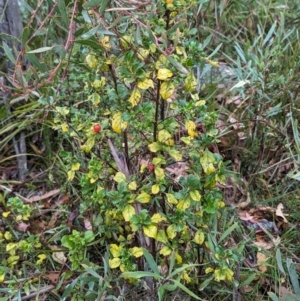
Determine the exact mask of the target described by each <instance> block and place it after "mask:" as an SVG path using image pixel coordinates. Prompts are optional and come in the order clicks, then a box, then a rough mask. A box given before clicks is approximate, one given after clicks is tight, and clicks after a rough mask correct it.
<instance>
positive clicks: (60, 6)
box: [58, 0, 69, 30]
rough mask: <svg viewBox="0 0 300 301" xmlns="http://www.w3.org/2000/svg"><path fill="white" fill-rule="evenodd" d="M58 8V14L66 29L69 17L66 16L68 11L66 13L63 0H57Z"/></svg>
mask: <svg viewBox="0 0 300 301" xmlns="http://www.w3.org/2000/svg"><path fill="white" fill-rule="evenodd" d="M58 10H59V14H60V16H61V18H62V21H63V23H64V25H65V27H66V29H67V30H68V27H69V18H68V13H67V9H66V5H65V0H58Z"/></svg>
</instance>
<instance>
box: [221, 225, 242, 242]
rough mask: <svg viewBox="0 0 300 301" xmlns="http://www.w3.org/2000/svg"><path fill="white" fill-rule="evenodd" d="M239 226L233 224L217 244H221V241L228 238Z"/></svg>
mask: <svg viewBox="0 0 300 301" xmlns="http://www.w3.org/2000/svg"><path fill="white" fill-rule="evenodd" d="M238 227H239V225H238V223H234V224H233V225H232V226H230V227H229V228H228V229H227V230H226V231H225V232H224V233H223V234H222V235H221V237H220V239H219V242H221V241H222V240H223V239H225V238H226V237H228V236H229V234H230V233H231V232H232V231H233V230H235V229H236V228H238Z"/></svg>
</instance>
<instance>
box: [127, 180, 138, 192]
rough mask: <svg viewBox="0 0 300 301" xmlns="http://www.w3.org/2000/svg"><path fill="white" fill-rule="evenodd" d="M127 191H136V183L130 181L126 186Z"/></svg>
mask: <svg viewBox="0 0 300 301" xmlns="http://www.w3.org/2000/svg"><path fill="white" fill-rule="evenodd" d="M128 188H129V190H136V189H137V184H136V181H132V182H130V183H129V184H128Z"/></svg>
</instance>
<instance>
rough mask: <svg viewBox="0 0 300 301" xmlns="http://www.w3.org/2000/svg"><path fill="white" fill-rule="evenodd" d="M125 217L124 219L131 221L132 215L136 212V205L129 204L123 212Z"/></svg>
mask: <svg viewBox="0 0 300 301" xmlns="http://www.w3.org/2000/svg"><path fill="white" fill-rule="evenodd" d="M122 214H123V217H124V220H125V221H126V222H129V221H130V219H131V217H132V216H133V215H134V214H135V210H134V207H133V206H131V205H128V206H126V207H125V208H124V210H123V212H122Z"/></svg>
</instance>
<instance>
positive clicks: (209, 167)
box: [200, 149, 216, 175]
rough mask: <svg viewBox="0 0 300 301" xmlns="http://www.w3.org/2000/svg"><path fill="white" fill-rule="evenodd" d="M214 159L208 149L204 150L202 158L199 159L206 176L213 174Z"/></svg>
mask: <svg viewBox="0 0 300 301" xmlns="http://www.w3.org/2000/svg"><path fill="white" fill-rule="evenodd" d="M215 162H216V159H215V157H214V155H213V153H211V152H210V151H209V150H208V149H206V150H205V152H204V154H203V156H202V157H201V158H200V164H201V166H202V168H203V170H204V172H205V174H206V175H210V174H211V173H213V172H215V170H216V169H215V167H214V163H215Z"/></svg>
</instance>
